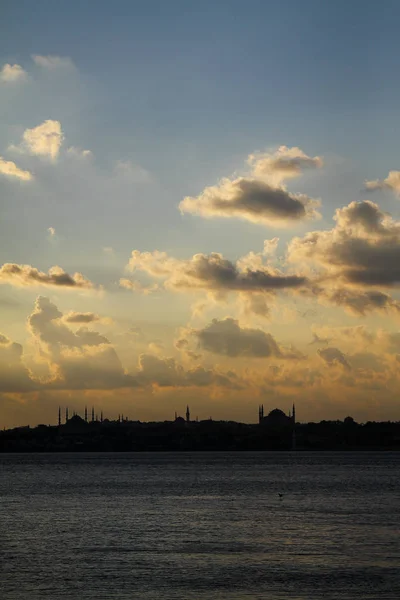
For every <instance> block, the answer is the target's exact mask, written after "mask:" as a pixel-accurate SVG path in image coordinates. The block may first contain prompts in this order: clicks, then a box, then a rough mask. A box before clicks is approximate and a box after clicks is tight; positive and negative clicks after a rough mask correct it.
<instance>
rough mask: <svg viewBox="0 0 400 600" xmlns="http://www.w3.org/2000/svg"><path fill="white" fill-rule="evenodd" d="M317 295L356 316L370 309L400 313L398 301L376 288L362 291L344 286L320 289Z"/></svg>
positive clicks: (364, 313) (363, 314)
mask: <svg viewBox="0 0 400 600" xmlns="http://www.w3.org/2000/svg"><path fill="white" fill-rule="evenodd" d="M319 297H320V298H321V299H326V300H327V301H328V302H329V303H331V304H335V305H337V306H342V307H343V308H344V309H346V310H347V312H349V313H350V314H353V315H356V316H365V315H366V314H367V313H369V312H371V311H379V312H384V313H389V312H394V313H397V314H400V302H398V301H397V300H393V298H391V297H390V296H389V295H388V294H385V293H384V292H380V291H377V290H372V291H366V292H363V291H357V290H352V289H345V288H339V289H331V290H329V289H326V290H322V289H321V290H320V291H319Z"/></svg>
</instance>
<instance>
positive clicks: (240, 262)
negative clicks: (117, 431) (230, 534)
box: [0, 0, 400, 427]
mask: <svg viewBox="0 0 400 600" xmlns="http://www.w3.org/2000/svg"><path fill="white" fill-rule="evenodd" d="M399 17H400V6H399V4H398V3H397V2H395V1H394V0H393V1H392V0H383V1H382V2H381V3H377V2H374V1H371V0H363V1H361V0H360V1H359V0H351V1H350V2H349V1H347V2H344V1H342V0H338V1H337V2H335V3H322V2H319V1H317V0H304V1H303V2H302V3H301V4H299V3H298V2H296V1H295V0H282V1H280V2H275V1H267V2H266V1H265V0H263V1H261V0H260V1H258V0H247V1H246V2H244V1H239V0H231V1H229V2H228V1H227V0H221V1H220V2H217V3H215V2H211V0H205V1H204V2H202V3H198V2H192V1H190V0H186V1H185V2H183V1H178V0H175V1H171V2H169V3H166V2H161V1H159V0H157V1H156V0H149V1H147V2H138V1H134V0H131V1H129V2H128V1H123V0H114V2H112V3H111V2H108V1H107V2H106V1H104V0H99V1H98V2H96V3H89V2H87V3H82V2H78V1H76V0H69V1H68V2H66V1H63V0H60V1H59V2H57V3H54V2H50V1H48V0H42V1H41V2H40V3H36V4H35V5H33V4H32V3H31V2H28V1H22V0H21V1H20V2H18V3H17V2H13V1H11V0H5V2H4V4H3V10H2V19H1V24H0V39H1V44H0V115H1V118H0V157H1V158H0V426H1V427H14V426H17V425H24V424H28V423H30V424H31V425H35V424H38V423H55V422H56V421H57V414H58V407H59V406H62V407H63V408H65V407H66V406H68V407H69V410H70V412H71V411H77V412H78V413H81V414H82V413H83V411H84V407H85V406H86V405H87V406H88V407H91V406H92V405H94V406H95V407H96V410H97V411H98V412H100V411H101V410H102V411H103V414H104V415H105V416H108V417H109V418H115V417H116V416H117V415H118V414H121V413H123V414H125V415H128V416H129V417H130V418H132V419H140V420H164V419H172V418H173V416H174V414H175V411H177V412H178V414H182V415H183V414H184V412H185V410H186V405H187V404H189V405H190V408H191V414H192V415H193V416H198V417H199V419H203V418H209V417H210V416H212V417H213V418H214V419H228V420H230V419H232V420H240V421H245V422H255V421H256V420H257V418H258V405H259V404H261V403H263V404H264V411H265V412H266V413H267V412H268V411H269V410H272V409H273V408H275V407H279V408H281V409H283V410H285V411H286V412H287V411H288V410H289V409H290V408H291V406H292V404H293V402H295V403H296V414H297V417H298V419H299V420H300V421H312V420H314V421H319V420H321V419H343V418H345V417H346V416H347V415H351V416H353V417H354V418H355V419H356V420H358V421H360V422H364V421H368V420H400V404H399V401H398V399H399V396H400V376H399V368H398V367H399V362H400V328H399V327H400V294H399V285H400V267H399V265H400V163H399V158H398V140H399V135H400V119H399V106H400V102H399V100H400V82H399V79H398V78H397V77H396V73H397V72H398V68H399V62H400V58H399V57H400V42H399V37H398V31H397V29H398V27H397V23H398V20H399Z"/></svg>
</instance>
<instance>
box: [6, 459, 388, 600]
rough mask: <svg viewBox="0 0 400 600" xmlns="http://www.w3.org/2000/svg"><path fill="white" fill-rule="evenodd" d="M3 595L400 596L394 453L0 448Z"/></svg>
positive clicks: (81, 599) (189, 599)
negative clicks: (30, 451) (38, 451)
mask: <svg viewBox="0 0 400 600" xmlns="http://www.w3.org/2000/svg"><path fill="white" fill-rule="evenodd" d="M0 598H1V599H2V600H44V599H46V600H47V599H51V600H58V599H64V598H65V599H69V600H72V599H73V600H75V599H76V600H87V599H91V600H94V599H96V600H99V599H107V600H113V599H118V600H119V599H124V600H125V599H132V598H138V599H141V600H164V599H165V600H174V599H184V600H214V599H215V600H228V599H229V600H247V599H260V600H261V599H263V600H267V599H268V600H270V599H271V600H281V599H282V600H283V599H285V600H286V599H290V600H310V599H312V600H318V599H322V598H323V599H324V600H330V599H338V600H339V599H340V600H356V599H363V600H367V599H373V600H377V599H379V600H386V599H393V600H394V599H396V600H398V599H399V598H400V452H398V453H395V452H383V451H382V452H301V451H298V452H218V453H214V452H207V453H206V452H204V453H203V452H196V453H191V452H188V453H185V452H181V453H178V452H177V453H166V452H165V453H126V454H125V453H124V454H122V453H110V454H106V453H104V454H95V453H93V454H89V453H73V454H72V453H71V454H69V453H68V454H65V453H64V454H61V453H60V454H0Z"/></svg>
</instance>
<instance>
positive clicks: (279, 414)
mask: <svg viewBox="0 0 400 600" xmlns="http://www.w3.org/2000/svg"><path fill="white" fill-rule="evenodd" d="M265 421H266V422H267V424H269V425H273V426H278V427H279V426H283V425H287V424H288V423H289V421H290V418H289V417H288V416H287V415H285V413H284V412H283V410H280V409H279V408H274V410H271V412H270V413H268V415H267V417H266V418H265Z"/></svg>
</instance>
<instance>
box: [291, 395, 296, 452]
mask: <svg viewBox="0 0 400 600" xmlns="http://www.w3.org/2000/svg"><path fill="white" fill-rule="evenodd" d="M292 450H296V408H295V406H294V402H293V411H292Z"/></svg>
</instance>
